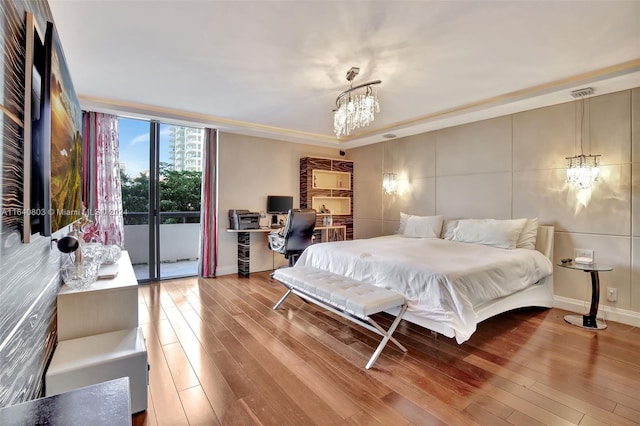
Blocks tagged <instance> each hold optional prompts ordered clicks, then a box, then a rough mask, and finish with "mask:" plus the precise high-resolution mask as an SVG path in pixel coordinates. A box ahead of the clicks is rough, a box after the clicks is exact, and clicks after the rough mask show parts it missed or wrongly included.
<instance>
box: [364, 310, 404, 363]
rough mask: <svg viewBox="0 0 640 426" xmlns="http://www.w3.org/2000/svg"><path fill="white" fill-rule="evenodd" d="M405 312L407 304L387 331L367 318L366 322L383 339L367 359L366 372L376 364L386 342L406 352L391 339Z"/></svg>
mask: <svg viewBox="0 0 640 426" xmlns="http://www.w3.org/2000/svg"><path fill="white" fill-rule="evenodd" d="M406 310H407V304H406V303H405V304H404V305H402V309H401V310H400V313H399V314H398V316H397V317H396V319H395V320H394V321H393V323H392V324H391V327H389V330H387V331H384V329H382V327H380V326H379V325H378V324H377V323H376V322H375V321H373V320H372V319H370V318H368V321H369V322H370V323H371V324H372V325H373V326H374V327H376V328H377V329H378V330H380V331H381V332H382V335H383V336H384V337H383V338H382V340H381V341H380V344H379V345H378V348H377V349H376V351H375V352H374V353H373V355H371V358H369V362H367V365H366V367H365V368H366V369H367V370H368V369H370V368H371V367H372V366H373V364H374V363H375V362H376V360H377V359H378V357H379V356H380V354H381V353H382V350H383V349H384V347H385V346H386V345H387V342H388V341H389V340H392V341H393V342H394V343H395V344H396V345H397V346H398V347H399V348H400V349H402V351H403V352H407V349H406V348H405V347H404V346H402V345H401V344H400V343H399V342H398V341H397V340H396V339H394V338H393V337H391V335H392V334H393V332H394V331H396V327H397V326H398V324H400V321H401V320H402V316H403V315H404V313H405V312H406Z"/></svg>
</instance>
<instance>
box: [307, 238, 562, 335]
mask: <svg viewBox="0 0 640 426" xmlns="http://www.w3.org/2000/svg"><path fill="white" fill-rule="evenodd" d="M296 266H313V267H316V268H319V269H324V270H327V271H331V272H334V273H337V274H341V275H345V276H348V277H351V278H353V279H356V280H358V281H362V282H367V283H371V284H375V285H377V286H379V287H384V288H388V289H392V290H395V291H397V292H400V293H402V294H404V296H405V298H406V299H407V301H408V305H409V309H408V310H409V312H411V313H413V314H414V315H416V316H419V317H424V318H427V319H430V320H434V321H438V322H444V323H446V324H448V325H449V326H450V327H451V328H452V329H453V330H455V336H456V340H457V341H458V343H462V342H464V341H466V340H468V339H469V337H471V334H473V332H474V331H475V330H476V323H477V315H476V313H475V311H474V306H479V305H481V304H483V303H484V302H487V301H489V300H494V299H497V298H501V297H504V296H508V295H510V294H512V293H515V292H517V291H519V290H522V289H524V288H526V287H528V286H530V285H534V284H535V283H537V282H538V281H539V280H540V279H542V278H544V277H546V276H548V275H551V273H552V270H553V267H552V264H551V261H550V260H549V259H548V258H546V257H545V256H544V255H543V254H542V253H540V252H538V251H536V250H528V249H513V250H505V249H501V248H495V247H490V246H485V245H481V244H470V243H462V242H455V241H448V240H442V239H439V238H406V237H403V236H399V235H390V236H385V237H377V238H370V239H363V240H352V241H338V242H331V243H320V244H313V245H312V246H310V247H308V248H307V249H306V250H305V251H304V253H303V254H302V256H300V259H299V260H298V262H297V263H296Z"/></svg>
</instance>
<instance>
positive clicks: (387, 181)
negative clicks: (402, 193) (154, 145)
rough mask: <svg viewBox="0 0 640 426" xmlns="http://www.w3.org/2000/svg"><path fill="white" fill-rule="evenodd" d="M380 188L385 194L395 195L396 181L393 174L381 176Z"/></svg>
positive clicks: (395, 176)
mask: <svg viewBox="0 0 640 426" xmlns="http://www.w3.org/2000/svg"><path fill="white" fill-rule="evenodd" d="M382 187H383V188H384V192H386V193H387V194H395V193H396V191H397V190H398V179H397V175H396V174H395V173H384V174H383V175H382Z"/></svg>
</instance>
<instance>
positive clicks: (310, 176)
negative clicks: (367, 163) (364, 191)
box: [300, 157, 353, 241]
mask: <svg viewBox="0 0 640 426" xmlns="http://www.w3.org/2000/svg"><path fill="white" fill-rule="evenodd" d="M323 206H324V209H327V210H329V213H323V212H322V210H323ZM300 208H312V209H314V210H315V211H316V212H317V213H318V215H317V221H316V230H320V235H319V236H320V238H316V241H333V240H339V239H348V240H351V239H353V161H349V160H339V159H333V158H320V157H304V158H301V159H300ZM328 216H331V218H332V222H331V226H327V225H326V221H325V219H326V218H327V217H328ZM343 227H344V228H343ZM329 228H331V229H329ZM334 231H335V232H334Z"/></svg>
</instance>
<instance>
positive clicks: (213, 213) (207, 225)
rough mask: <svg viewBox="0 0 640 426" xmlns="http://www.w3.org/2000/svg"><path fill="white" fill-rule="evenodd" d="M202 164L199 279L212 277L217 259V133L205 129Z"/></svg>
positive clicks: (213, 130)
mask: <svg viewBox="0 0 640 426" xmlns="http://www.w3.org/2000/svg"><path fill="white" fill-rule="evenodd" d="M202 153H203V164H202V202H201V203H200V259H199V261H198V272H199V274H200V276H201V277H214V276H215V274H216V266H217V257H218V223H217V211H218V208H217V200H218V183H217V182H218V179H217V173H218V170H217V162H218V132H217V130H215V129H205V137H204V147H203V150H202Z"/></svg>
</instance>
